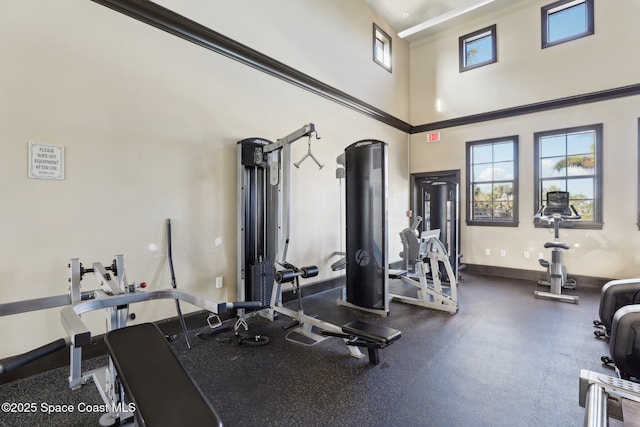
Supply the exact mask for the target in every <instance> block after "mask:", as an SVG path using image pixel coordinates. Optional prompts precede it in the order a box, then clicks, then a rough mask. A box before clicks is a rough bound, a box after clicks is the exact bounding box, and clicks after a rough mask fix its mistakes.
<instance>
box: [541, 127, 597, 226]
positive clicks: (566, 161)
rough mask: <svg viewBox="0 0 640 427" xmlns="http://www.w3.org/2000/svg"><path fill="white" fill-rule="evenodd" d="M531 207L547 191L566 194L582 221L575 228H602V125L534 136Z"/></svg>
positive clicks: (575, 224)
mask: <svg viewBox="0 0 640 427" xmlns="http://www.w3.org/2000/svg"><path fill="white" fill-rule="evenodd" d="M534 159H535V163H536V164H535V186H534V197H535V200H534V207H535V209H536V210H537V209H539V207H540V206H542V204H544V203H545V201H546V200H547V192H548V191H568V192H569V194H570V199H569V203H570V204H572V205H573V206H574V207H575V208H576V210H577V211H578V213H579V214H580V215H582V220H581V221H577V222H575V223H573V224H574V226H575V227H576V228H602V124H596V125H589V126H582V127H576V128H570V129H561V130H554V131H547V132H539V133H536V134H534Z"/></svg>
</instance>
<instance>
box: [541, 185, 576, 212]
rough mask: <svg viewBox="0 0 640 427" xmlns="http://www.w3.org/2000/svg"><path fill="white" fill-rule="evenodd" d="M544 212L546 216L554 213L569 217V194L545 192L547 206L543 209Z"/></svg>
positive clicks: (565, 192)
mask: <svg viewBox="0 0 640 427" xmlns="http://www.w3.org/2000/svg"><path fill="white" fill-rule="evenodd" d="M544 210H545V214H546V215H549V214H554V213H558V214H564V215H566V214H568V215H571V209H569V192H568V191H549V192H547V206H546V207H545V208H544Z"/></svg>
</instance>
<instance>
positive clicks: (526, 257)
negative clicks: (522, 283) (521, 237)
mask: <svg viewBox="0 0 640 427" xmlns="http://www.w3.org/2000/svg"><path fill="white" fill-rule="evenodd" d="M522 257H523V258H524V259H529V251H524V253H523V254H522Z"/></svg>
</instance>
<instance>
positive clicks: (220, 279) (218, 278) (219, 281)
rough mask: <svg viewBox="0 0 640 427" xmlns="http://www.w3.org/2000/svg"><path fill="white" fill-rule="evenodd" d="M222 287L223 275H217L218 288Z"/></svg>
mask: <svg viewBox="0 0 640 427" xmlns="http://www.w3.org/2000/svg"><path fill="white" fill-rule="evenodd" d="M221 287H222V276H218V277H216V289H220V288H221Z"/></svg>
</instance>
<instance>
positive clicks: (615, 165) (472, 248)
mask: <svg viewBox="0 0 640 427" xmlns="http://www.w3.org/2000/svg"><path fill="white" fill-rule="evenodd" d="M547 3H549V2H546V1H529V2H525V3H522V4H521V2H518V6H517V7H516V6H513V7H512V8H510V9H509V8H507V9H505V10H503V11H502V12H500V13H499V14H494V15H492V16H487V17H484V18H482V19H478V20H475V21H473V22H463V23H461V24H459V25H456V26H455V27H453V28H449V29H448V30H447V31H446V32H443V33H438V34H437V35H434V36H431V37H428V38H426V39H424V40H421V41H420V42H416V43H414V44H412V45H411V49H410V55H411V117H412V123H413V124H414V125H418V124H420V123H428V122H433V121H438V120H444V119H450V118H456V117H461V116H465V115H468V114H476V113H483V112H487V111H492V110H497V109H502V108H509V107H514V106H519V105H525V104H529V103H533V102H541V101H545V100H551V99H555V98H561V97H566V96H573V95H579V94H583V93H588V92H594V91H599V90H605V89H611V88H615V87H621V86H625V85H629V84H637V83H638V75H640V74H639V73H638V71H640V62H639V61H638V59H637V55H634V54H633V53H632V52H634V51H635V49H634V48H633V47H632V43H633V40H637V39H638V37H640V26H638V25H637V23H636V20H635V18H634V17H635V16H637V15H638V12H640V3H638V2H636V1H632V0H621V1H616V2H606V1H604V2H603V1H596V5H595V6H596V15H595V16H596V20H595V29H596V34H595V35H593V36H589V37H585V38H582V39H579V40H575V41H573V42H570V43H565V44H562V45H558V46H554V47H551V48H547V49H544V50H542V49H540V29H539V26H540V23H539V20H540V7H541V6H543V5H545V4H547ZM494 23H495V24H497V34H498V36H497V37H498V62H497V63H496V64H492V65H488V66H485V67H481V68H478V69H475V70H470V71H467V72H464V73H459V72H458V45H457V43H458V37H459V36H461V35H464V34H468V33H470V32H472V31H475V30H478V29H480V28H483V27H485V26H488V25H492V24H494ZM436 99H441V102H442V111H441V112H437V111H436V110H435V100H436ZM639 116H640V97H638V96H635V97H628V98H623V99H618V100H613V101H608V102H599V103H593V104H587V105H583V106H578V107H572V108H566V109H560V110H553V111H548V112H544V113H538V114H528V115H523V116H518V117H514V118H509V119H503V120H493V121H489V122H483V123H478V124H474V125H468V126H461V127H455V128H448V129H442V130H441V131H442V140H441V141H440V142H438V143H433V144H428V143H427V142H426V135H425V134H415V135H412V136H411V145H410V150H411V162H410V170H411V172H412V173H417V172H427V171H434V170H446V169H461V171H462V182H463V185H462V188H461V194H462V206H463V218H462V220H463V221H462V231H461V240H462V252H463V253H464V261H465V262H467V263H471V264H482V265H493V266H501V267H511V268H520V269H528V270H542V269H541V267H540V266H539V265H538V263H537V257H538V253H539V252H543V253H544V254H545V257H546V258H549V251H548V250H545V249H544V248H543V247H542V245H543V243H544V242H545V241H548V240H552V239H553V235H552V234H549V233H547V231H546V230H542V229H535V228H534V227H533V224H532V217H533V213H534V212H535V210H536V209H537V206H534V202H533V189H534V182H533V175H534V171H533V134H534V132H539V131H545V130H553V129H562V128H567V127H573V126H581V125H589V124H594V123H603V124H604V153H603V159H604V174H603V182H604V228H603V230H562V232H561V238H562V240H565V241H567V242H569V243H570V244H571V245H572V249H571V251H570V252H568V253H567V254H566V255H565V265H566V266H567V269H568V271H569V273H574V274H581V275H587V276H596V277H616V278H622V277H628V276H637V275H638V274H640V255H638V254H639V253H640V251H639V249H640V244H639V243H638V239H637V236H638V235H639V233H640V232H639V231H638V227H637V226H636V222H637V172H638V171H637V158H638V157H637V156H638V152H637V144H638V130H637V119H638V117H639ZM510 135H518V136H519V138H520V147H519V148H520V153H519V155H520V171H519V179H520V185H519V192H520V199H519V201H520V209H519V216H520V225H519V227H518V228H501V227H480V226H473V227H467V226H466V225H465V223H464V220H465V219H466V214H465V213H464V206H465V201H466V195H465V191H466V189H465V185H464V182H465V181H466V171H465V143H466V142H467V141H476V140H483V139H489V138H497V137H504V136H510ZM485 249H490V251H491V255H489V256H487V255H485ZM500 250H505V251H506V254H507V255H506V256H505V257H501V256H500ZM525 251H529V252H530V255H531V257H530V258H529V259H525V258H524V257H523V255H524V252H525Z"/></svg>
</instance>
